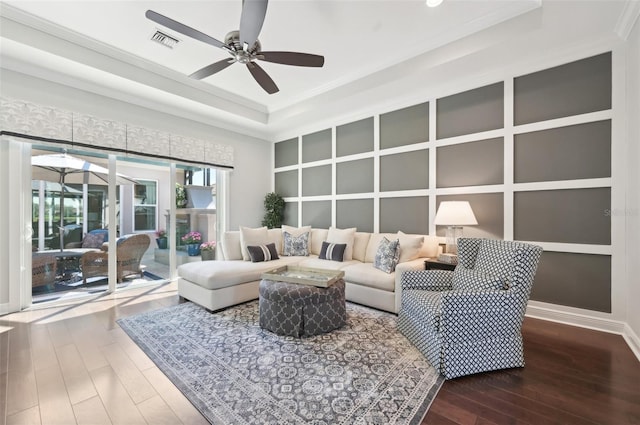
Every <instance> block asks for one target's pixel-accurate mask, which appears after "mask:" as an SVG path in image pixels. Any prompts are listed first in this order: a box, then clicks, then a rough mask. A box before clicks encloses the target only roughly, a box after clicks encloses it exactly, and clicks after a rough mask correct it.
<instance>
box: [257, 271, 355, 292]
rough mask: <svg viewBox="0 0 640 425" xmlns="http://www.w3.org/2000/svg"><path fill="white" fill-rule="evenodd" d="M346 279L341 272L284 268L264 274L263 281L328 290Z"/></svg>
mask: <svg viewBox="0 0 640 425" xmlns="http://www.w3.org/2000/svg"><path fill="white" fill-rule="evenodd" d="M343 277H344V272H343V271H341V270H323V269H312V268H310V267H295V266H283V267H278V268H277V269H273V270H270V271H268V272H266V273H263V274H262V279H266V280H275V281H279V282H288V283H300V284H303V285H312V286H318V287H320V288H328V287H329V286H331V285H333V284H334V283H336V282H337V281H338V280H340V279H342V278H343Z"/></svg>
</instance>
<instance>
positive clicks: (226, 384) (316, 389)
mask: <svg viewBox="0 0 640 425" xmlns="http://www.w3.org/2000/svg"><path fill="white" fill-rule="evenodd" d="M347 314H348V321H347V325H346V326H344V327H343V328H341V329H339V330H336V331H333V332H331V333H328V334H324V335H318V336H313V337H308V338H301V339H298V338H294V337H281V336H278V335H276V334H273V333H271V332H269V331H265V330H263V329H261V328H260V327H259V325H258V302H257V301H253V302H250V303H247V304H243V305H240V306H236V307H232V308H230V309H227V310H224V311H221V312H218V313H214V314H212V313H209V312H207V311H206V310H204V309H203V308H201V307H199V306H197V305H195V304H193V303H184V304H179V305H177V306H172V307H168V308H165V309H161V310H156V311H151V312H147V313H144V314H140V315H137V316H132V317H128V318H124V319H120V320H119V321H118V323H119V324H120V326H121V327H122V329H124V330H125V331H126V332H127V333H128V334H129V336H131V338H132V339H133V340H134V341H135V342H136V343H137V344H138V345H139V346H140V347H141V348H142V349H143V350H144V352H145V353H146V354H147V355H148V356H149V357H150V358H151V359H152V360H153V361H154V362H155V363H156V365H158V367H159V368H160V369H161V370H162V371H163V372H164V373H165V374H166V375H167V376H168V377H169V379H170V380H171V381H172V382H173V383H174V385H176V386H177V387H178V388H179V389H180V390H181V391H182V392H183V393H184V394H185V396H186V397H187V398H188V399H189V400H190V401H191V403H193V405H194V406H195V407H196V408H198V410H200V412H201V413H202V414H203V415H204V416H205V417H206V418H207V419H208V420H209V422H211V423H212V424H225V425H226V424H274V425H275V424H278V425H280V424H313V425H322V424H326V425H333V424H368V423H372V424H419V423H420V422H421V420H422V418H423V417H424V415H425V414H426V412H427V410H428V409H429V406H430V405H431V402H432V401H433V399H434V398H435V396H436V394H437V392H438V390H439V389H440V387H441V385H442V382H443V378H442V377H441V376H440V375H438V373H437V372H436V370H435V369H434V368H433V367H432V366H431V365H430V364H429V363H428V362H427V361H426V360H425V358H424V357H423V356H422V354H420V352H418V351H417V349H415V347H413V346H412V345H411V343H409V341H408V340H407V339H406V338H405V337H404V336H402V335H401V334H400V333H399V332H398V331H397V330H396V319H397V318H396V316H394V315H392V314H389V313H384V312H380V311H377V310H372V309H369V308H366V307H362V306H358V305H354V304H350V303H347Z"/></svg>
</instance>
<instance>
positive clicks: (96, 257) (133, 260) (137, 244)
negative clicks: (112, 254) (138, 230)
mask: <svg viewBox="0 0 640 425" xmlns="http://www.w3.org/2000/svg"><path fill="white" fill-rule="evenodd" d="M150 243H151V240H150V239H149V237H148V236H147V235H142V234H141V235H131V236H123V237H122V238H120V239H118V243H117V251H116V256H117V259H118V260H117V266H116V269H117V279H118V280H117V281H118V283H120V282H122V280H123V279H124V278H125V277H126V276H129V275H132V274H139V275H142V272H143V270H142V268H141V267H140V261H142V256H143V255H144V253H145V252H146V251H147V248H149V244H150ZM80 267H81V268H82V280H83V283H84V284H85V285H86V284H87V278H89V277H94V276H107V275H108V274H109V253H108V252H103V251H100V252H93V251H90V252H85V253H84V254H82V258H81V259H80Z"/></svg>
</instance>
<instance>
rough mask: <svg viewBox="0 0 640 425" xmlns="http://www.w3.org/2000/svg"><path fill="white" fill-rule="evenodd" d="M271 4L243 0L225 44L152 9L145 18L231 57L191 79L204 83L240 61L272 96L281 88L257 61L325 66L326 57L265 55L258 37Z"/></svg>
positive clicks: (302, 54)
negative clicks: (235, 26) (237, 24)
mask: <svg viewBox="0 0 640 425" xmlns="http://www.w3.org/2000/svg"><path fill="white" fill-rule="evenodd" d="M268 3H269V1H268V0H244V1H243V2H242V15H241V16H240V30H236V31H231V32H229V33H228V34H227V35H226V37H225V39H224V43H223V42H221V41H219V40H216V39H215V38H213V37H210V36H208V35H207V34H204V33H202V32H200V31H198V30H195V29H193V28H191V27H189V26H187V25H184V24H181V23H180V22H177V21H174V20H173V19H171V18H167V17H166V16H163V15H161V14H159V13H157V12H154V11H153V10H147V12H146V13H145V16H146V17H147V18H148V19H150V20H152V21H153V22H156V23H158V24H160V25H162V26H165V27H167V28H169V29H172V30H174V31H176V32H179V33H180V34H184V35H186V36H188V37H191V38H194V39H196V40H199V41H202V42H203V43H206V44H209V45H212V46H215V47H219V48H221V49H222V50H224V51H226V52H227V53H229V54H230V55H231V58H230V59H223V60H221V61H218V62H215V63H212V64H211V65H207V66H205V67H204V68H202V69H200V70H198V71H196V72H194V73H193V74H191V75H189V77H191V78H195V79H197V80H201V79H203V78H206V77H209V76H211V75H213V74H215V73H216V72H220V71H222V70H223V69H225V68H227V67H228V66H230V65H232V64H233V63H236V62H238V63H241V64H245V65H246V66H247V68H248V69H249V72H250V73H251V75H252V76H253V78H254V79H255V80H256V81H257V82H258V84H260V86H261V87H262V88H263V89H264V90H265V91H266V92H267V93H269V94H273V93H276V92H278V90H279V89H278V86H277V85H276V83H274V82H273V80H272V79H271V77H269V75H268V74H267V73H266V72H265V70H264V69H262V67H260V65H258V64H257V63H256V62H255V61H256V59H257V60H263V61H267V62H274V63H280V64H284V65H295V66H309V67H322V66H323V65H324V56H320V55H312V54H309V53H298V52H263V51H262V50H261V48H262V46H261V45H260V41H259V40H258V35H259V34H260V30H261V29H262V24H263V23H264V17H265V15H266V13H267V5H268Z"/></svg>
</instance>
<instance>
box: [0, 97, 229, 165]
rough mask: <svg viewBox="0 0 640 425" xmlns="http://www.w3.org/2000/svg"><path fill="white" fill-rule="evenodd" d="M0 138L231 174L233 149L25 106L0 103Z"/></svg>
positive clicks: (11, 101) (15, 102)
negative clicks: (7, 137) (2, 136)
mask: <svg viewBox="0 0 640 425" xmlns="http://www.w3.org/2000/svg"><path fill="white" fill-rule="evenodd" d="M0 135H8V136H14V137H16V138H19V139H22V140H25V141H32V142H38V143H39V144H49V145H56V146H61V147H68V148H76V149H87V150H97V151H100V152H110V153H116V154H124V155H126V156H132V157H143V158H155V159H160V160H167V161H171V162H178V163H183V164H188V165H196V166H199V167H219V168H227V169H233V147H231V146H228V145H225V144H221V143H216V142H213V141H209V140H201V139H195V138H190V137H184V136H179V135H175V134H171V133H167V132H164V131H159V130H154V129H149V128H145V127H139V126H135V125H130V124H126V123H121V122H117V121H112V120H108V119H103V118H98V117H94V116H91V115H87V114H82V113H78V112H70V111H65V110H62V109H58V108H54V107H50V106H42V105H38V104H35V103H32V102H28V101H24V100H15V99H7V98H0Z"/></svg>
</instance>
